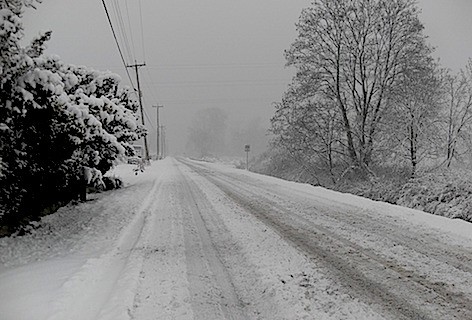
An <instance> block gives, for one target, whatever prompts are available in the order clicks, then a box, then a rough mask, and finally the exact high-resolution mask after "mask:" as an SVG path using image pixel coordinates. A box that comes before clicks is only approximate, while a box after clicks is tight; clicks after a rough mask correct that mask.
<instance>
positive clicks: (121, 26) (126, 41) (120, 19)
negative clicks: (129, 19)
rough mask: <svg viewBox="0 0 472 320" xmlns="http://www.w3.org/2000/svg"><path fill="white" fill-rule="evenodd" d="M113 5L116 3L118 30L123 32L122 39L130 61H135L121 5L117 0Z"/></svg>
mask: <svg viewBox="0 0 472 320" xmlns="http://www.w3.org/2000/svg"><path fill="white" fill-rule="evenodd" d="M112 3H114V9H115V17H116V21H117V24H118V30H119V31H121V37H122V40H123V44H124V47H125V49H126V50H127V52H128V58H129V61H134V60H135V59H134V54H133V51H132V50H131V46H130V40H129V39H128V33H127V32H126V27H125V23H124V21H123V15H122V13H121V7H120V3H119V2H118V1H117V0H113V2H112Z"/></svg>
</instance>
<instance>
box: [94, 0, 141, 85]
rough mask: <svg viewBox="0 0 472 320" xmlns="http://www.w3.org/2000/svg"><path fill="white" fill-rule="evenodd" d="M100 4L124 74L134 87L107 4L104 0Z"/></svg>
mask: <svg viewBox="0 0 472 320" xmlns="http://www.w3.org/2000/svg"><path fill="white" fill-rule="evenodd" d="M102 4H103V8H104V9H105V14H106V16H107V19H108V24H109V25H110V28H111V32H112V34H113V38H114V39H115V43H116V46H117V47H118V52H119V53H120V57H121V61H122V62H123V66H124V68H125V71H126V74H127V76H128V79H129V82H130V84H131V86H132V87H133V88H134V84H133V80H131V75H130V74H129V71H128V67H127V64H126V61H125V58H124V56H123V52H122V50H121V47H120V44H119V42H118V38H117V37H116V33H115V29H114V27H113V24H112V22H111V18H110V14H109V13H108V8H107V5H106V3H105V0H102Z"/></svg>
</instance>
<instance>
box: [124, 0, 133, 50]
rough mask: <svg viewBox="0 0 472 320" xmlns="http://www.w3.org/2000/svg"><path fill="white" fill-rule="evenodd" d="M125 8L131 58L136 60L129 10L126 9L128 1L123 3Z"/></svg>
mask: <svg viewBox="0 0 472 320" xmlns="http://www.w3.org/2000/svg"><path fill="white" fill-rule="evenodd" d="M125 8H126V16H127V18H128V19H127V20H128V28H129V32H130V39H131V46H132V48H133V56H134V58H135V59H136V47H135V45H134V40H133V37H134V36H133V28H132V27H131V20H130V18H129V17H130V14H129V9H128V1H125Z"/></svg>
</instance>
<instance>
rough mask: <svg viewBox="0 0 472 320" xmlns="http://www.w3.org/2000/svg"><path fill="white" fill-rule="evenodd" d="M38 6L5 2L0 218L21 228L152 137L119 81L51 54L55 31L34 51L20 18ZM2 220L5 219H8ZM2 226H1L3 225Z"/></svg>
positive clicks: (1, 13)
mask: <svg viewBox="0 0 472 320" xmlns="http://www.w3.org/2000/svg"><path fill="white" fill-rule="evenodd" d="M34 3H35V1H27V0H23V1H19V0H15V1H8V2H6V1H0V90H1V92H2V94H1V95H0V150H2V154H0V219H1V221H0V222H1V223H2V224H10V225H11V224H17V223H18V222H19V221H20V222H21V220H22V219H26V220H28V219H31V218H34V217H36V216H38V215H40V214H41V211H42V210H44V209H48V208H49V207H50V206H56V205H57V203H63V202H67V201H68V200H70V199H71V198H73V197H74V196H75V195H76V194H78V193H79V189H81V188H84V187H83V185H84V182H86V181H84V180H87V179H86V177H84V168H89V169H90V170H91V172H94V177H98V178H97V179H95V180H96V183H99V184H100V183H101V184H103V181H102V174H104V173H105V172H106V171H108V170H109V169H110V168H111V167H112V166H113V162H114V161H115V160H116V159H118V158H120V157H122V156H124V155H126V154H130V153H132V152H133V148H132V147H131V144H132V141H134V140H137V139H138V138H139V137H141V136H142V135H144V134H145V129H144V128H143V126H141V125H140V124H139V123H138V117H137V104H136V102H135V101H134V100H133V99H132V98H131V95H132V92H131V90H130V89H128V88H124V87H122V86H121V85H120V81H121V79H120V77H119V76H118V75H115V74H112V73H110V72H102V71H98V70H93V69H90V68H87V67H78V66H74V65H69V64H66V63H64V62H63V61H61V59H60V58H59V57H58V56H54V55H50V56H48V55H45V54H44V50H45V48H46V42H47V41H48V40H49V39H50V37H51V32H46V33H42V34H39V35H38V36H37V37H36V38H34V39H33V40H32V41H31V44H30V45H29V46H27V47H22V46H21V45H20V40H22V37H23V26H22V23H21V14H22V11H23V8H24V7H25V6H33V5H34ZM2 216H3V217H2ZM0 227H1V225H0Z"/></svg>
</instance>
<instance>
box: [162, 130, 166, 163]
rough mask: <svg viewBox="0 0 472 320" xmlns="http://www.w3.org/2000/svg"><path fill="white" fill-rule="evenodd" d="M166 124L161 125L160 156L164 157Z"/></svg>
mask: <svg viewBox="0 0 472 320" xmlns="http://www.w3.org/2000/svg"><path fill="white" fill-rule="evenodd" d="M166 153H167V151H166V126H161V155H162V158H165V157H166Z"/></svg>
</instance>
